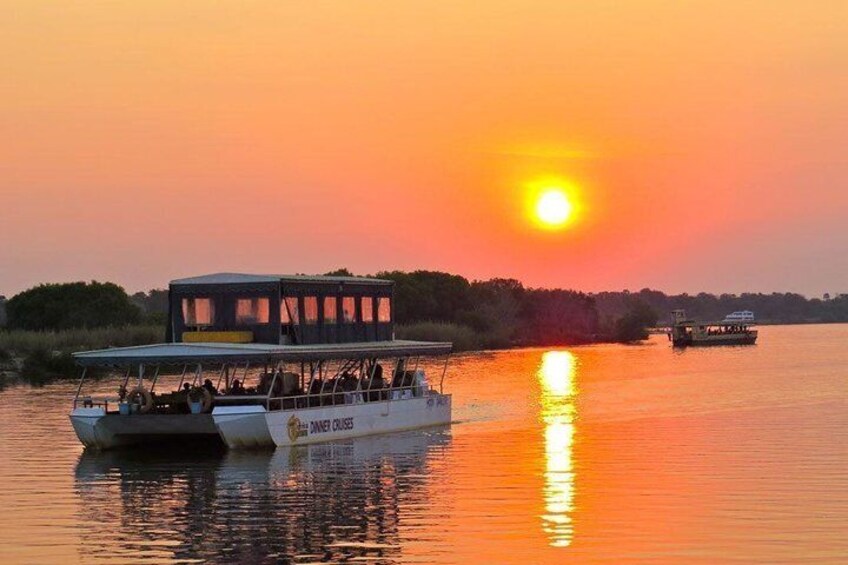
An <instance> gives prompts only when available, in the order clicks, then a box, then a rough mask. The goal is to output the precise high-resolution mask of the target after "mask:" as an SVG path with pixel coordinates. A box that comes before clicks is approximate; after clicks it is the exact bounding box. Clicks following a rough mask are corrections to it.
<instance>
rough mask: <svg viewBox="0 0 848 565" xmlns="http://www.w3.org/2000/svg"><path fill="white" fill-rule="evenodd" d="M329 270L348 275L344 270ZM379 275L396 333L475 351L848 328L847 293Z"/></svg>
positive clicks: (142, 303) (120, 306)
mask: <svg viewBox="0 0 848 565" xmlns="http://www.w3.org/2000/svg"><path fill="white" fill-rule="evenodd" d="M327 274H334V275H352V274H351V273H350V272H349V271H348V270H347V269H340V270H337V271H333V272H331V273H327ZM373 276H376V277H378V278H385V279H390V280H392V281H394V282H395V305H394V317H395V322H396V324H397V327H398V332H399V334H400V335H404V334H407V335H414V336H415V337H418V338H424V337H429V338H430V339H442V338H449V337H450V335H452V333H451V332H453V333H456V332H459V333H460V334H461V335H471V336H473V337H474V341H473V345H474V346H477V347H491V348H496V347H508V346H517V345H555V344H580V343H590V342H596V341H635V340H638V339H643V338H644V337H646V331H645V330H646V328H647V327H650V326H653V325H656V324H657V323H658V322H662V321H664V320H667V319H668V313H669V312H670V311H671V310H673V309H678V308H683V309H685V310H686V311H687V313H688V314H689V315H690V317H693V318H696V319H702V320H719V319H722V318H723V317H724V316H725V315H727V314H729V313H730V312H733V311H736V310H752V311H754V313H755V314H756V316H757V319H758V320H759V321H762V322H771V323H807V322H848V295H839V296H837V297H835V298H833V299H817V298H813V299H808V298H805V297H804V296H802V295H800V294H792V293H773V294H752V293H746V294H740V295H736V294H721V295H713V294H707V293H701V294H697V295H688V294H678V295H667V294H665V293H663V292H660V291H656V290H651V289H643V290H641V291H639V292H628V291H622V292H601V293H596V294H589V293H584V292H579V291H575V290H567V289H545V288H529V287H525V286H524V285H523V284H522V283H521V282H520V281H518V280H515V279H502V278H495V279H491V280H486V281H474V280H468V279H466V278H464V277H462V276H459V275H454V274H450V273H443V272H438V271H412V272H404V271H383V272H378V273H376V274H375V275H373ZM6 309H7V327H8V329H22V330H36V331H45V330H53V331H56V330H65V329H73V328H101V327H118V326H126V325H133V324H139V323H148V324H160V325H162V326H164V324H165V321H166V319H167V311H168V292H167V290H160V289H156V290H151V291H148V292H139V293H135V294H133V295H131V296H130V295H128V294H127V293H126V292H125V291H124V289H123V288H121V287H120V286H118V285H116V284H114V283H108V282H106V283H100V282H96V281H93V282H90V283H85V282H76V283H65V284H43V285H39V286H36V287H34V288H31V289H29V290H25V291H23V292H21V293H19V294H17V295H15V296H13V297H12V298H10V299H9V300H8V301H7V303H6ZM422 332H423V333H422ZM428 332H429V334H434V333H439V332H447V333H446V334H445V335H428Z"/></svg>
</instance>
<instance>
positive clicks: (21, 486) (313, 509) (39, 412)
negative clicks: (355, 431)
mask: <svg viewBox="0 0 848 565" xmlns="http://www.w3.org/2000/svg"><path fill="white" fill-rule="evenodd" d="M447 386H448V388H449V389H450V390H451V391H452V392H453V394H454V406H455V408H454V411H455V417H456V419H457V420H459V422H458V423H456V424H454V425H452V426H451V427H449V428H446V429H439V430H433V431H429V432H425V433H411V434H395V435H387V436H383V437H377V438H369V439H362V440H356V441H351V442H347V443H338V444H328V445H324V446H313V447H311V448H306V447H302V448H298V449H294V450H282V449H281V450H277V451H274V452H265V453H244V452H221V453H209V452H206V453H204V454H202V455H188V454H180V453H166V454H155V453H151V452H123V453H121V452H111V453H108V452H107V453H102V454H98V453H85V452H83V450H82V448H81V446H80V445H79V444H78V443H77V440H76V437H75V436H74V434H73V431H72V429H71V426H70V423H69V422H68V418H67V412H68V409H69V403H68V398H69V397H70V396H71V395H72V393H73V388H74V387H73V385H71V384H57V385H53V386H48V387H44V388H42V389H31V388H29V387H24V386H19V387H9V388H6V389H5V390H3V391H2V392H0V484H2V488H0V562H3V563H17V562H26V563H53V562H61V563H71V562H85V563H91V562H108V563H121V562H126V563H157V562H158V563H172V562H183V563H195V562H196V563H200V562H253V563H275V562H291V563H314V562H321V563H324V562H352V563H358V562H365V563H463V564H471V563H563V562H568V561H572V562H607V563H619V562H622V561H625V560H626V561H630V562H645V563H683V562H685V563H716V562H739V563H751V562H763V563H776V562H801V561H803V562H808V563H840V562H843V563H844V562H848V326H844V325H840V326H796V327H764V328H761V343H760V344H759V345H757V346H755V347H748V348H715V349H704V350H695V349H691V350H686V351H682V352H679V351H672V349H671V347H669V345H668V343H667V342H666V341H665V338H664V337H655V338H654V339H653V340H652V341H651V342H650V343H649V344H647V345H644V346H630V347H628V346H613V345H604V346H591V347H580V348H570V349H564V348H563V349H556V350H543V349H532V350H520V351H506V352H497V353H485V354H475V355H468V356H462V357H459V358H457V359H456V360H455V361H454V363H453V366H452V367H451V368H450V369H449V371H448V376H447Z"/></svg>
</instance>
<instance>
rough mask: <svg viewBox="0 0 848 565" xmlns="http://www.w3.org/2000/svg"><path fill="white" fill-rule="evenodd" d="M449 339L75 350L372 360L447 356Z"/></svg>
mask: <svg viewBox="0 0 848 565" xmlns="http://www.w3.org/2000/svg"><path fill="white" fill-rule="evenodd" d="M452 349H453V344H451V343H448V342H430V341H408V340H392V341H369V342H358V343H322V344H315V345H271V344H262V343H244V344H241V343H157V344H154V345H139V346H135V347H115V348H111V349H98V350H95V351H83V352H79V353H74V359H75V360H76V362H77V364H78V365H82V366H83V367H97V366H100V367H109V366H122V367H126V366H130V365H137V364H139V363H144V364H150V365H157V364H158V365H182V364H186V363H192V364H193V363H200V364H203V363H247V362H251V363H253V362H256V363H276V362H279V361H322V360H330V359H370V358H372V357H408V356H418V355H425V356H436V355H447V354H448V353H450V352H451V350H452Z"/></svg>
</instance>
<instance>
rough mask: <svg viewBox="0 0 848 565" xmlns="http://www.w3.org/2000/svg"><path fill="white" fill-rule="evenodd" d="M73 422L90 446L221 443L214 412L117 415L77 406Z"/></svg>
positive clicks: (101, 447) (96, 447)
mask: <svg viewBox="0 0 848 565" xmlns="http://www.w3.org/2000/svg"><path fill="white" fill-rule="evenodd" d="M70 418H71V425H72V426H73V427H74V431H75V432H76V434H77V437H78V438H79V440H80V442H82V444H83V445H84V446H86V447H87V448H91V449H113V448H116V447H122V446H127V445H138V444H146V443H151V444H156V445H163V444H168V445H174V444H183V445H186V446H193V445H196V444H199V443H203V444H207V445H208V444H220V442H221V438H220V435H219V434H218V430H217V429H216V428H215V423H214V421H213V419H212V415H211V414H134V415H124V414H114V413H108V414H107V413H106V412H105V411H104V410H103V409H102V408H76V409H74V411H73V412H71V416H70Z"/></svg>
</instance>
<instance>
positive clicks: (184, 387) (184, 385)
mask: <svg viewBox="0 0 848 565" xmlns="http://www.w3.org/2000/svg"><path fill="white" fill-rule="evenodd" d="M190 390H191V384H189V383H183V392H184V393H186V394H188V391H190Z"/></svg>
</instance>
